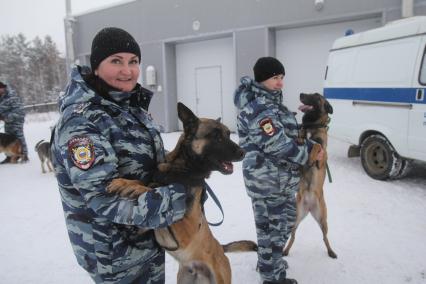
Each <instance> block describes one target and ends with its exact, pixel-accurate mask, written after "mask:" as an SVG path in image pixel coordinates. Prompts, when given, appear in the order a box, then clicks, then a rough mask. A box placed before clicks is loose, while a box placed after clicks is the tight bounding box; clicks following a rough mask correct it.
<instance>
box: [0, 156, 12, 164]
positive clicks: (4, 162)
mask: <svg viewBox="0 0 426 284" xmlns="http://www.w3.org/2000/svg"><path fill="white" fill-rule="evenodd" d="M9 163H10V157H9V156H7V157H6V159H4V160H3V161H2V162H0V164H9Z"/></svg>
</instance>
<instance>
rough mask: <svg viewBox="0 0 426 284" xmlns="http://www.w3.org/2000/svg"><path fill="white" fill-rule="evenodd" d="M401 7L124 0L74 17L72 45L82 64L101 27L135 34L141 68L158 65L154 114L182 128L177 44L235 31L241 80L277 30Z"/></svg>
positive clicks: (418, 8) (271, 47)
mask: <svg viewBox="0 0 426 284" xmlns="http://www.w3.org/2000/svg"><path fill="white" fill-rule="evenodd" d="M400 8H401V0H375V1H371V0H357V1H353V0H325V1H324V6H323V8H322V9H321V10H316V9H315V6H314V0H297V1H294V0H232V1H229V0H215V1H210V0H161V1H158V0H138V1H133V2H131V1H130V2H129V1H127V2H126V3H123V4H119V5H116V6H114V7H109V8H105V9H101V10H98V11H93V12H90V13H85V14H80V15H74V17H75V19H76V21H75V23H74V34H73V39H74V49H75V55H76V57H77V58H78V59H79V60H80V61H81V62H82V63H84V62H86V58H87V56H88V55H89V54H90V45H91V41H92V39H93V37H94V35H95V34H96V33H97V32H98V31H99V30H100V29H101V28H103V27H105V26H117V27H121V28H123V29H125V30H127V31H128V32H130V33H131V34H132V35H133V36H134V37H135V38H136V40H137V41H138V42H139V43H140V45H141V52H142V65H141V68H142V71H143V72H144V70H145V69H146V67H147V66H148V65H153V66H155V68H156V70H157V82H158V85H157V86H155V87H154V88H153V89H152V90H153V91H154V93H155V95H154V99H153V101H152V104H151V106H150V111H151V112H152V114H153V116H154V118H155V119H156V120H157V121H158V123H159V124H161V125H163V127H164V131H166V132H169V131H174V130H177V127H178V126H177V114H176V101H177V82H176V52H175V50H174V49H175V45H176V44H178V43H182V42H191V41H203V40H208V39H212V38H219V37H222V36H223V35H228V34H231V35H232V37H233V44H234V52H235V73H236V74H235V78H236V81H238V80H239V78H240V77H241V76H243V75H251V74H252V65H253V64H254V62H255V60H256V59H257V58H258V57H260V56H267V55H271V56H275V55H276V51H275V46H276V43H275V40H276V38H275V35H276V31H277V30H282V29H290V28H297V27H305V26H316V25H319V24H328V23H338V22H343V21H350V20H359V19H368V18H376V17H379V18H380V19H381V21H382V24H384V23H386V22H388V21H391V20H395V19H398V18H400V17H401V9H400ZM425 14H426V0H414V15H425ZM197 24H198V27H199V28H198V29H197ZM301 30H303V29H301ZM325 32H326V31H325ZM330 44H331V43H330ZM307 80H309V78H307ZM236 84H237V82H236ZM144 86H145V87H147V86H146V85H144ZM159 86H160V88H159ZM230 103H231V102H230Z"/></svg>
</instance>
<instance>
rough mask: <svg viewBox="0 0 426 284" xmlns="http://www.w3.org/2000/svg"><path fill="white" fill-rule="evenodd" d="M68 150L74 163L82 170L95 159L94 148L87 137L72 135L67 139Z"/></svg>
mask: <svg viewBox="0 0 426 284" xmlns="http://www.w3.org/2000/svg"><path fill="white" fill-rule="evenodd" d="M68 152H69V155H70V158H71V160H72V161H73V163H74V165H76V167H78V168H79V169H82V170H87V169H89V168H90V167H91V166H92V164H93V162H94V161H95V149H94V146H93V142H92V140H90V138H89V137H85V136H81V137H73V138H71V139H70V140H69V141H68Z"/></svg>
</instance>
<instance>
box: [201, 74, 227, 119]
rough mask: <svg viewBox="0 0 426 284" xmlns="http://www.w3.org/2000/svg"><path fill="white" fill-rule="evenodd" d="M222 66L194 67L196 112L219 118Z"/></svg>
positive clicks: (220, 112)
mask: <svg viewBox="0 0 426 284" xmlns="http://www.w3.org/2000/svg"><path fill="white" fill-rule="evenodd" d="M221 69H222V67H221V66H206V67H198V68H196V69H195V97H196V99H195V103H196V113H197V115H198V116H200V115H202V116H205V117H210V118H219V117H222V116H223V113H222V96H218V94H222V74H221V73H222V72H221Z"/></svg>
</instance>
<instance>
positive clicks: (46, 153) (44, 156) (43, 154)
mask: <svg viewBox="0 0 426 284" xmlns="http://www.w3.org/2000/svg"><path fill="white" fill-rule="evenodd" d="M34 150H35V151H36V152H37V154H38V157H39V158H40V163H41V172H42V173H43V174H44V173H46V169H45V168H44V165H46V166H47V168H48V169H49V172H53V166H52V162H51V157H50V155H51V154H50V143H49V142H46V141H44V140H40V141H38V142H37V144H36V145H35V147H34Z"/></svg>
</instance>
